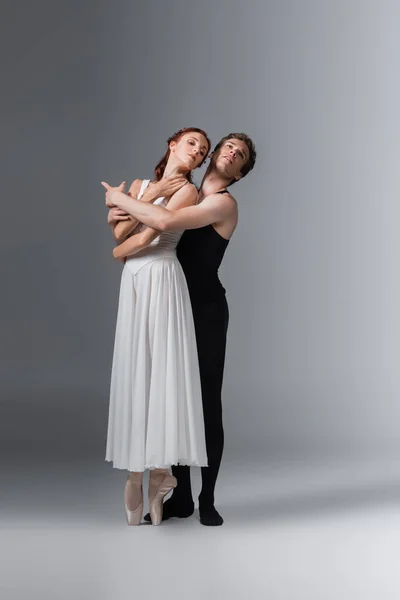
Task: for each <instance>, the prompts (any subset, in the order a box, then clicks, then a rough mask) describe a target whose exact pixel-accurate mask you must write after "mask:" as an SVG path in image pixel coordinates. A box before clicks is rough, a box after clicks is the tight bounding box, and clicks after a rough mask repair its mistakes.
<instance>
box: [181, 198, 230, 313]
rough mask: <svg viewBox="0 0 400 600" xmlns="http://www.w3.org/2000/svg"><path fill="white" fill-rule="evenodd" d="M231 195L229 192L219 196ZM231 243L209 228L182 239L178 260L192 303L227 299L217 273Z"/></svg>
mask: <svg viewBox="0 0 400 600" xmlns="http://www.w3.org/2000/svg"><path fill="white" fill-rule="evenodd" d="M217 193H219V194H226V193H228V191H227V190H221V191H220V192H217ZM228 243H229V240H226V239H225V238H223V237H222V236H220V235H219V233H218V232H217V231H216V230H215V229H214V227H213V226H212V225H206V226H205V227H200V228H199V229H187V230H186V231H185V232H184V234H183V235H182V237H181V239H180V241H179V244H178V247H177V256H178V259H179V262H180V263H181V265H182V268H183V271H184V273H185V276H186V281H187V284H188V288H189V293H190V298H191V300H192V302H195V301H196V300H201V301H204V300H206V299H207V300H213V299H218V298H221V297H224V296H225V288H224V287H223V286H222V284H221V282H220V280H219V277H218V269H219V266H220V264H221V262H222V259H223V257H224V254H225V250H226V248H227V246H228Z"/></svg>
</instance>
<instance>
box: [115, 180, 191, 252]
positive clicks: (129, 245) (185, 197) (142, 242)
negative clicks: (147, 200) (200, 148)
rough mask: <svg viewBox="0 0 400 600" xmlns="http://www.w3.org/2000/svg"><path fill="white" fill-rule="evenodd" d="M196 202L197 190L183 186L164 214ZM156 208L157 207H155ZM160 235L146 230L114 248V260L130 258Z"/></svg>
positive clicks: (189, 186) (151, 228) (151, 229)
mask: <svg viewBox="0 0 400 600" xmlns="http://www.w3.org/2000/svg"><path fill="white" fill-rule="evenodd" d="M196 201H197V190H196V188H195V186H194V185H185V186H184V187H183V188H182V189H180V190H179V191H178V192H176V193H175V194H174V195H173V196H172V198H171V200H170V201H169V202H168V204H167V206H166V208H165V210H166V212H171V211H175V210H176V211H178V210H183V209H184V208H185V207H191V206H193V205H194V204H195V203H196ZM139 203H140V201H139ZM155 208H157V207H155ZM159 235H160V230H158V229H155V228H153V227H146V229H145V230H144V231H142V232H140V233H138V234H136V235H133V236H132V237H129V238H128V239H127V240H125V241H124V242H122V244H120V245H119V246H116V247H115V248H114V250H113V255H114V258H118V259H121V258H125V257H127V256H132V255H133V254H136V253H137V252H140V250H143V248H146V246H148V245H149V244H150V243H151V242H152V241H153V240H154V239H155V238H156V237H158V236H159Z"/></svg>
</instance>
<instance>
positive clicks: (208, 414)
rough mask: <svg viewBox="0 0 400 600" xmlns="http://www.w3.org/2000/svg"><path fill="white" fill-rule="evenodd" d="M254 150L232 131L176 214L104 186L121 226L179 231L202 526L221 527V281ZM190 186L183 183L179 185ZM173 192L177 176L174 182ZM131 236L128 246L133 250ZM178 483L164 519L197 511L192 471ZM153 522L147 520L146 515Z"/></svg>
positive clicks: (224, 322) (224, 324)
mask: <svg viewBox="0 0 400 600" xmlns="http://www.w3.org/2000/svg"><path fill="white" fill-rule="evenodd" d="M255 160H256V151H255V147H254V143H253V141H252V140H251V139H250V138H249V136H247V135H246V134H243V133H230V134H229V135H227V136H225V137H224V138H223V139H222V140H221V141H220V142H218V144H217V145H216V147H215V148H214V151H213V153H212V154H211V161H210V165H209V167H208V169H207V172H206V174H205V176H204V178H203V181H202V184H201V187H200V191H199V201H198V204H197V205H196V206H190V207H187V208H183V209H181V210H178V211H169V210H167V209H166V208H164V207H161V206H154V205H153V204H151V203H146V202H141V201H138V200H135V199H133V198H131V197H129V196H127V195H126V194H124V193H122V192H121V191H119V190H118V189H116V188H114V189H113V188H110V186H108V185H107V184H104V187H106V189H107V194H106V198H107V204H108V205H109V206H110V205H114V206H115V207H116V208H111V211H114V213H111V211H110V216H109V222H110V223H111V224H113V217H112V214H115V219H116V220H117V219H118V217H119V216H120V215H122V212H121V211H125V212H126V213H128V214H129V215H131V216H132V217H134V218H135V219H137V220H139V221H140V222H142V223H144V224H145V225H147V226H149V227H153V228H154V229H157V230H159V231H182V230H186V231H185V233H184V234H183V236H182V238H181V240H180V242H179V244H178V248H177V255H178V258H179V261H180V263H181V265H182V268H183V270H184V273H185V276H186V280H187V284H188V288H189V293H190V299H191V302H192V309H193V319H194V324H195V330H196V340H197V351H198V357H199V370H200V379H201V388H202V398H203V412H204V424H205V436H206V447H207V456H208V467H202V469H201V473H202V489H201V493H200V495H199V513H200V522H201V523H202V524H203V525H210V526H216V525H222V523H223V518H222V517H221V515H220V514H219V513H218V511H217V510H216V508H215V506H214V491H215V484H216V481H217V476H218V471H219V467H220V464H221V458H222V452H223V445H224V430H223V425H222V402H221V390H222V380H223V371H224V363H225V348H226V334H227V328H228V319H229V313H228V305H227V302H226V297H225V289H224V288H223V287H222V285H221V282H220V281H219V278H218V268H219V266H220V264H221V261H222V258H223V256H224V253H225V250H226V248H227V246H228V243H229V239H230V238H231V237H232V234H233V232H234V230H235V228H236V225H237V220H238V207H237V202H236V200H235V198H234V197H233V196H232V195H231V194H230V193H229V192H228V190H227V189H226V188H227V187H228V186H230V185H232V184H233V183H235V182H236V181H238V180H239V179H241V178H242V177H244V176H245V175H247V173H249V171H251V170H252V169H253V167H254V164H255ZM185 183H186V180H185V181H184V180H183V179H182V182H181V183H180V185H184V184H185ZM171 185H174V186H175V187H176V178H175V180H174V182H173V183H172V184H171ZM129 243H130V242H129V238H128V239H127V240H126V241H125V242H123V244H122V246H123V245H126V249H127V250H128V249H129ZM172 471H173V474H174V475H175V477H176V478H177V480H178V486H177V487H176V488H175V490H174V492H173V495H172V496H171V498H170V499H169V500H167V501H166V502H165V503H164V509H163V520H166V519H169V518H170V517H180V518H186V517H189V516H191V515H192V514H193V512H194V502H193V497H192V490H191V484H190V468H189V467H186V466H174V467H172ZM144 518H145V520H147V521H149V520H150V516H149V515H146V516H145V517H144Z"/></svg>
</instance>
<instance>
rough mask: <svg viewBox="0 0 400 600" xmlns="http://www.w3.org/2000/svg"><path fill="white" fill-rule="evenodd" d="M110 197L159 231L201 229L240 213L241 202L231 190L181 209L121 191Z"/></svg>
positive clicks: (113, 201)
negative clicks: (145, 200)
mask: <svg viewBox="0 0 400 600" xmlns="http://www.w3.org/2000/svg"><path fill="white" fill-rule="evenodd" d="M110 201H111V202H112V203H113V204H114V205H115V206H118V208H121V209H122V210H125V211H126V212H127V213H129V214H130V215H132V216H135V217H136V218H138V219H139V220H140V221H141V222H142V223H144V224H145V225H148V226H149V227H154V228H155V229H158V230H159V231H182V230H184V229H198V228H199V227H205V226H206V225H212V224H215V223H221V222H224V221H225V220H226V219H230V218H232V217H233V216H235V215H237V203H236V200H235V199H234V198H233V196H231V195H230V194H210V196H207V197H206V198H205V199H204V200H203V201H202V202H201V203H200V204H198V205H197V206H188V207H186V208H181V209H180V210H173V209H172V208H170V209H169V210H166V209H165V208H164V207H162V206H153V205H150V204H146V205H144V204H142V203H141V202H137V201H136V200H131V199H130V198H129V197H128V196H126V195H125V194H123V193H122V192H118V191H112V192H110Z"/></svg>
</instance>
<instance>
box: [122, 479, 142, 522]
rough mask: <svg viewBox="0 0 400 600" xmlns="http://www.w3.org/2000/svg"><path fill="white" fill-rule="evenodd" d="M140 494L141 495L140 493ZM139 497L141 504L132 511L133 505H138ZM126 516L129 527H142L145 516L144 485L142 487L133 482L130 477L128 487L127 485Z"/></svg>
mask: <svg viewBox="0 0 400 600" xmlns="http://www.w3.org/2000/svg"><path fill="white" fill-rule="evenodd" d="M138 492H139V493H138ZM138 495H139V497H140V499H139V504H138V505H137V508H135V510H131V509H130V508H129V507H130V506H132V504H133V505H134V506H135V505H136V504H137V500H138ZM125 515H126V520H127V523H128V525H140V523H141V522H142V515H143V489H142V484H141V482H140V485H138V484H137V483H135V482H133V481H132V479H131V478H129V477H128V479H127V482H126V485H125Z"/></svg>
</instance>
